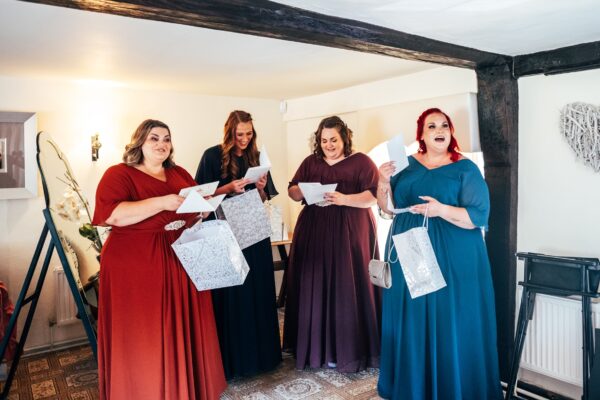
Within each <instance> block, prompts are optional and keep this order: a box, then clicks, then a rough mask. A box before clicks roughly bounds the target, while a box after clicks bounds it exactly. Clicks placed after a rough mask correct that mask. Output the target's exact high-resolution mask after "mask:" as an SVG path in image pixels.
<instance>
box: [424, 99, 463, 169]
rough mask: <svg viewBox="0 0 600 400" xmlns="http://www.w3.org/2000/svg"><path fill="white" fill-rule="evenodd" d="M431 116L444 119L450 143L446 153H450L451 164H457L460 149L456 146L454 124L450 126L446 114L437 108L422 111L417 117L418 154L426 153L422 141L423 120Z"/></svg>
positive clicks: (450, 121)
mask: <svg viewBox="0 0 600 400" xmlns="http://www.w3.org/2000/svg"><path fill="white" fill-rule="evenodd" d="M431 114H442V115H443V116H444V117H446V120H447V121H448V127H449V128H450V134H451V135H450V143H449V144H448V152H449V153H450V160H452V162H457V161H458V159H459V158H460V147H459V146H458V141H457V140H456V138H455V137H454V124H452V120H451V119H450V117H449V116H448V114H446V113H445V112H443V111H442V110H440V109H439V108H428V109H427V110H425V111H423V112H422V113H421V115H419V118H417V141H418V142H419V153H422V154H425V153H427V146H426V145H425V141H424V140H423V129H424V128H425V118H427V117H428V116H430V115H431Z"/></svg>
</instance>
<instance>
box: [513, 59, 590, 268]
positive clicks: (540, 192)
mask: <svg viewBox="0 0 600 400" xmlns="http://www.w3.org/2000/svg"><path fill="white" fill-rule="evenodd" d="M599 87H600V69H595V70H592V71H586V72H578V73H570V74H561V75H552V76H542V75H538V76H534V77H529V78H521V79H519V203H518V204H519V208H518V223H517V249H518V250H519V251H530V252H539V253H547V254H555V255H573V256H582V257H586V256H587V257H600V173H597V172H594V170H593V169H592V168H591V167H588V166H586V165H584V164H583V162H581V161H579V160H578V159H576V157H575V153H574V152H573V151H572V150H571V148H570V147H569V145H568V144H567V141H566V140H565V139H564V138H563V137H562V135H561V133H560V131H559V118H560V111H561V109H562V108H563V107H564V106H565V105H566V104H568V103H572V102H576V101H578V102H585V103H590V104H594V105H596V106H598V105H600V91H598V88H599ZM519 279H522V272H521V273H520V274H519Z"/></svg>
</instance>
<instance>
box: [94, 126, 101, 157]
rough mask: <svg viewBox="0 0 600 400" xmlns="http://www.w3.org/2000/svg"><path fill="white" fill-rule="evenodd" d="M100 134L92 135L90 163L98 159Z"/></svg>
mask: <svg viewBox="0 0 600 400" xmlns="http://www.w3.org/2000/svg"><path fill="white" fill-rule="evenodd" d="M99 136H100V134H98V133H96V134H95V135H92V161H97V160H98V158H99V157H100V154H99V152H100V147H102V143H100V138H99Z"/></svg>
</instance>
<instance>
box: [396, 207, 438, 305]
mask: <svg viewBox="0 0 600 400" xmlns="http://www.w3.org/2000/svg"><path fill="white" fill-rule="evenodd" d="M428 227H429V218H428V217H427V210H426V211H425V217H424V220H423V225H422V226H421V227H419V228H412V229H409V230H408V231H406V232H403V233H400V234H398V235H394V236H393V237H392V239H393V240H394V246H395V247H396V253H397V254H398V260H399V261H400V266H401V267H402V272H403V274H404V280H405V281H406V285H407V286H408V291H409V292H410V297H411V298H413V299H415V298H417V297H419V296H423V295H425V294H428V293H432V292H435V291H436V290H439V289H441V288H443V287H445V286H446V281H445V279H444V276H443V275H442V271H441V270H440V266H439V264H438V262H437V258H436V257H435V253H434V251H433V247H432V245H431V240H430V239H429V234H428V233H427V229H428Z"/></svg>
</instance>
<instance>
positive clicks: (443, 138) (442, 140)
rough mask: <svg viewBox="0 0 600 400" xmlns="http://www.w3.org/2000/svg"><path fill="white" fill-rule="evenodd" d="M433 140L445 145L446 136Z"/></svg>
mask: <svg viewBox="0 0 600 400" xmlns="http://www.w3.org/2000/svg"><path fill="white" fill-rule="evenodd" d="M433 140H434V141H436V142H438V143H443V142H445V141H446V136H443V135H438V136H436V137H434V138H433Z"/></svg>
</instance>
